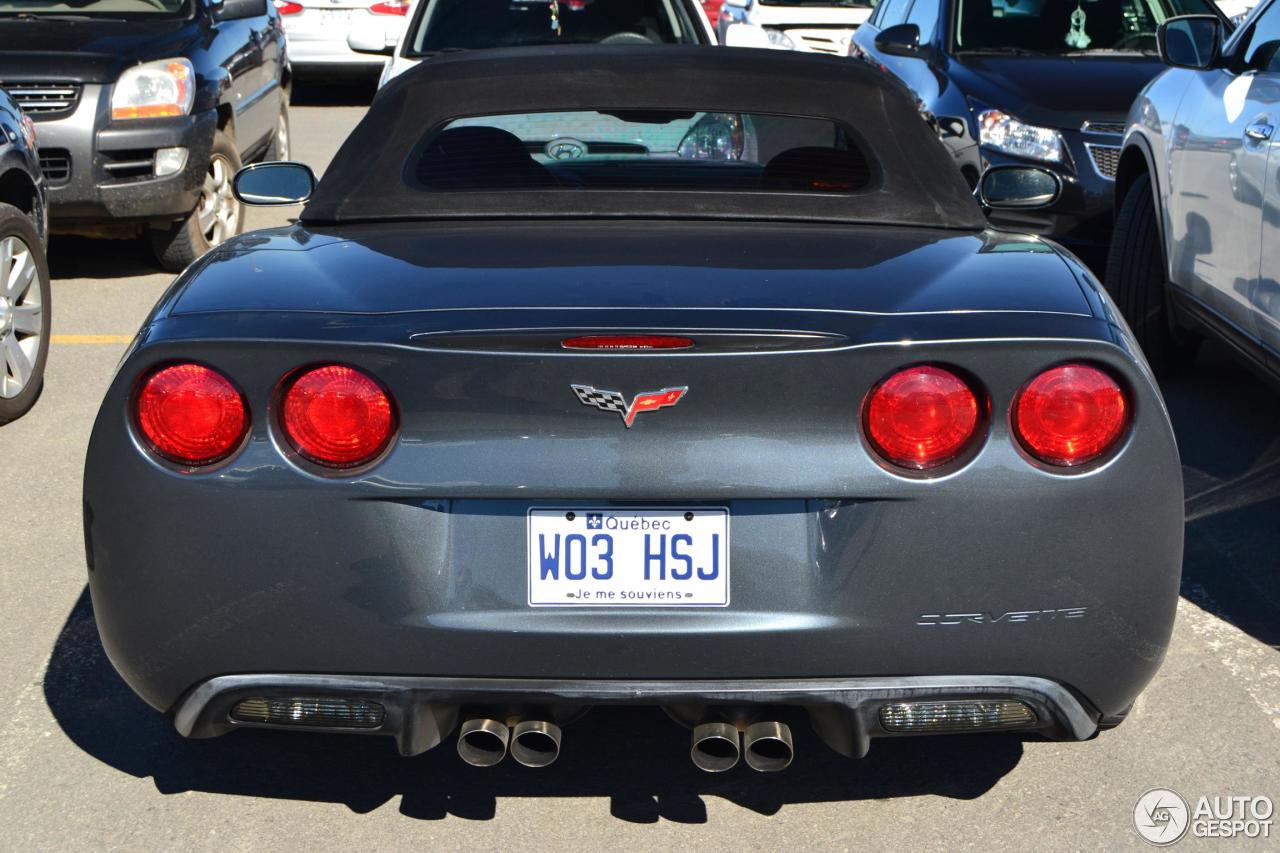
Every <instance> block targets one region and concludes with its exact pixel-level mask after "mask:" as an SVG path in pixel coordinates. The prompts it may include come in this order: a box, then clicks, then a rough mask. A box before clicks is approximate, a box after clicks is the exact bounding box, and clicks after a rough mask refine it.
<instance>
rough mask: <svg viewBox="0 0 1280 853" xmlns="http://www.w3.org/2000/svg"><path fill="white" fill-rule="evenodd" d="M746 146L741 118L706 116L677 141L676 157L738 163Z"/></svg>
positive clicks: (727, 115)
mask: <svg viewBox="0 0 1280 853" xmlns="http://www.w3.org/2000/svg"><path fill="white" fill-rule="evenodd" d="M745 147H746V132H745V128H744V127H743V123H742V116H740V115H736V114H734V113H707V114H706V115H704V116H703V117H702V118H700V119H698V122H697V124H695V125H694V126H693V127H691V128H689V132H688V133H686V134H685V135H684V139H682V140H680V145H679V146H678V147H677V148H676V156H678V157H682V158H684V159H686V160H741V159H742V152H743V149H744V148H745Z"/></svg>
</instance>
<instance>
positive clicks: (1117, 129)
mask: <svg viewBox="0 0 1280 853" xmlns="http://www.w3.org/2000/svg"><path fill="white" fill-rule="evenodd" d="M1080 130H1081V131H1082V132H1084V133H1108V134H1111V135H1112V136H1123V135H1124V122H1122V121H1086V122H1085V123H1084V124H1083V125H1081V126H1080Z"/></svg>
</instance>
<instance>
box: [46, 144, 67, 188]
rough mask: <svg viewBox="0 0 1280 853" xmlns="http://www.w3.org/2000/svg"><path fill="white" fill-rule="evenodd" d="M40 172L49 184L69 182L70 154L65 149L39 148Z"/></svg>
mask: <svg viewBox="0 0 1280 853" xmlns="http://www.w3.org/2000/svg"><path fill="white" fill-rule="evenodd" d="M40 171H41V172H42V173H43V174H44V179H45V180H46V181H48V182H49V183H50V184H65V183H66V182H67V181H69V180H71V152H70V151H68V150H67V149H65V148H41V149H40Z"/></svg>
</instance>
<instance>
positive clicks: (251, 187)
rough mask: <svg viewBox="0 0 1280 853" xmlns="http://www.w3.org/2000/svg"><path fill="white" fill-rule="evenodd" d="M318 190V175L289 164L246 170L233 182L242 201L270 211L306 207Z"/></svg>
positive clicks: (235, 191)
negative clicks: (313, 193)
mask: <svg viewBox="0 0 1280 853" xmlns="http://www.w3.org/2000/svg"><path fill="white" fill-rule="evenodd" d="M315 188H316V176H315V173H314V172H312V171H311V169H310V168H309V167H307V166H305V165H303V164H302V163H293V162H289V161H275V162H271V163H254V164H253V165H252V166H245V167H244V168H243V169H241V170H240V171H238V172H236V176H235V178H234V179H232V181H231V190H232V192H233V193H234V194H235V197H236V198H237V199H238V200H240V201H241V202H243V203H245V204H255V205H259V206H266V207H271V206H276V205H286V204H302V203H303V202H304V201H306V200H307V199H309V198H311V193H312V192H313V191H314V190H315Z"/></svg>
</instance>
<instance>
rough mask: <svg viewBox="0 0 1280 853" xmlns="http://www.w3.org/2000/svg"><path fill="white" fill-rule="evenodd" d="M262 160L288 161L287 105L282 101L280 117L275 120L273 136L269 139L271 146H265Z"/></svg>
mask: <svg viewBox="0 0 1280 853" xmlns="http://www.w3.org/2000/svg"><path fill="white" fill-rule="evenodd" d="M262 159H264V160H288V159H289V105H288V104H287V103H285V102H283V101H282V102H281V103H280V115H279V117H278V118H277V119H276V132H275V135H274V136H272V137H271V144H270V145H268V146H267V153H266V155H265V156H264V157H263V158H262Z"/></svg>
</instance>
